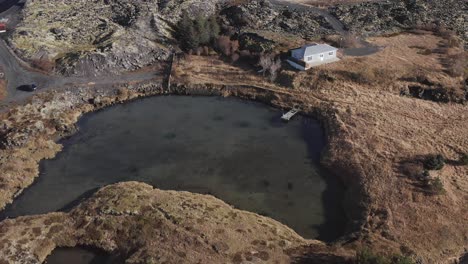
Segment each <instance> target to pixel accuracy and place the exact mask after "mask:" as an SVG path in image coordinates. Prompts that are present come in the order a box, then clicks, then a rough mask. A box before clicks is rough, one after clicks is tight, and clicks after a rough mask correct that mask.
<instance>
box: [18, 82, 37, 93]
mask: <svg viewBox="0 0 468 264" xmlns="http://www.w3.org/2000/svg"><path fill="white" fill-rule="evenodd" d="M18 90H20V91H25V92H34V91H36V90H37V85H35V84H24V85H21V86H19V87H18Z"/></svg>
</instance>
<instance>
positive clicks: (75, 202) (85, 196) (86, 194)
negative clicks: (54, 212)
mask: <svg viewBox="0 0 468 264" xmlns="http://www.w3.org/2000/svg"><path fill="white" fill-rule="evenodd" d="M100 188H101V187H97V188H93V189H91V190H89V191H86V192H84V193H83V194H82V195H80V196H79V197H78V198H76V199H75V200H73V201H72V202H70V203H68V204H67V205H65V206H64V207H62V208H61V209H60V210H59V211H60V212H70V211H71V210H72V209H73V208H75V207H76V206H78V205H80V204H81V203H82V202H84V201H85V200H86V199H88V198H89V197H91V196H92V195H93V194H95V193H96V192H97V191H98V190H99V189H100Z"/></svg>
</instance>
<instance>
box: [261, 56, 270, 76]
mask: <svg viewBox="0 0 468 264" xmlns="http://www.w3.org/2000/svg"><path fill="white" fill-rule="evenodd" d="M272 64H273V56H271V54H261V55H260V58H259V60H258V65H259V66H260V67H262V70H261V72H262V73H263V76H265V73H266V72H267V71H268V69H270V67H271V65H272Z"/></svg>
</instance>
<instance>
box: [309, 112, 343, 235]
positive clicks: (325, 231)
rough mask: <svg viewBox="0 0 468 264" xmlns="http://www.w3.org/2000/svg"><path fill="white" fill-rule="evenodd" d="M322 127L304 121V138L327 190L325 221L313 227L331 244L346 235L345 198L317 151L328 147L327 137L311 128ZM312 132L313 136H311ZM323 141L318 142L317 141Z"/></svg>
mask: <svg viewBox="0 0 468 264" xmlns="http://www.w3.org/2000/svg"><path fill="white" fill-rule="evenodd" d="M317 125H318V126H320V125H319V124H318V123H317V122H311V120H310V119H307V118H304V119H302V130H301V132H302V137H303V139H304V141H305V142H306V144H307V149H308V152H309V158H310V159H311V160H312V162H313V163H314V164H316V166H317V170H318V171H319V173H318V174H319V175H320V176H321V177H322V178H323V180H324V181H325V182H326V189H325V191H324V192H323V193H322V203H323V208H324V212H323V213H324V217H325V221H324V223H323V224H321V225H319V226H312V227H313V228H314V229H316V230H317V232H318V237H317V239H319V240H322V241H325V242H331V241H333V240H336V239H337V238H339V237H340V236H342V235H343V234H344V230H345V225H346V218H345V213H344V209H343V205H342V201H343V198H344V195H343V194H344V185H343V184H342V183H341V182H340V180H339V179H338V177H337V176H336V175H333V174H332V173H331V172H330V171H328V170H327V169H325V168H324V167H323V166H321V165H320V153H318V152H317V149H321V150H323V149H324V148H325V145H326V137H325V135H324V133H323V130H322V129H317V128H313V127H311V126H317ZM311 132H312V134H311ZM319 138H321V139H323V140H317V139H319Z"/></svg>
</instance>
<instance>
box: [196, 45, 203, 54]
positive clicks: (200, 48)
mask: <svg viewBox="0 0 468 264" xmlns="http://www.w3.org/2000/svg"><path fill="white" fill-rule="evenodd" d="M195 51H196V54H197V56H200V55H202V53H203V48H202V47H198V48H197V49H196V50H195Z"/></svg>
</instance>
